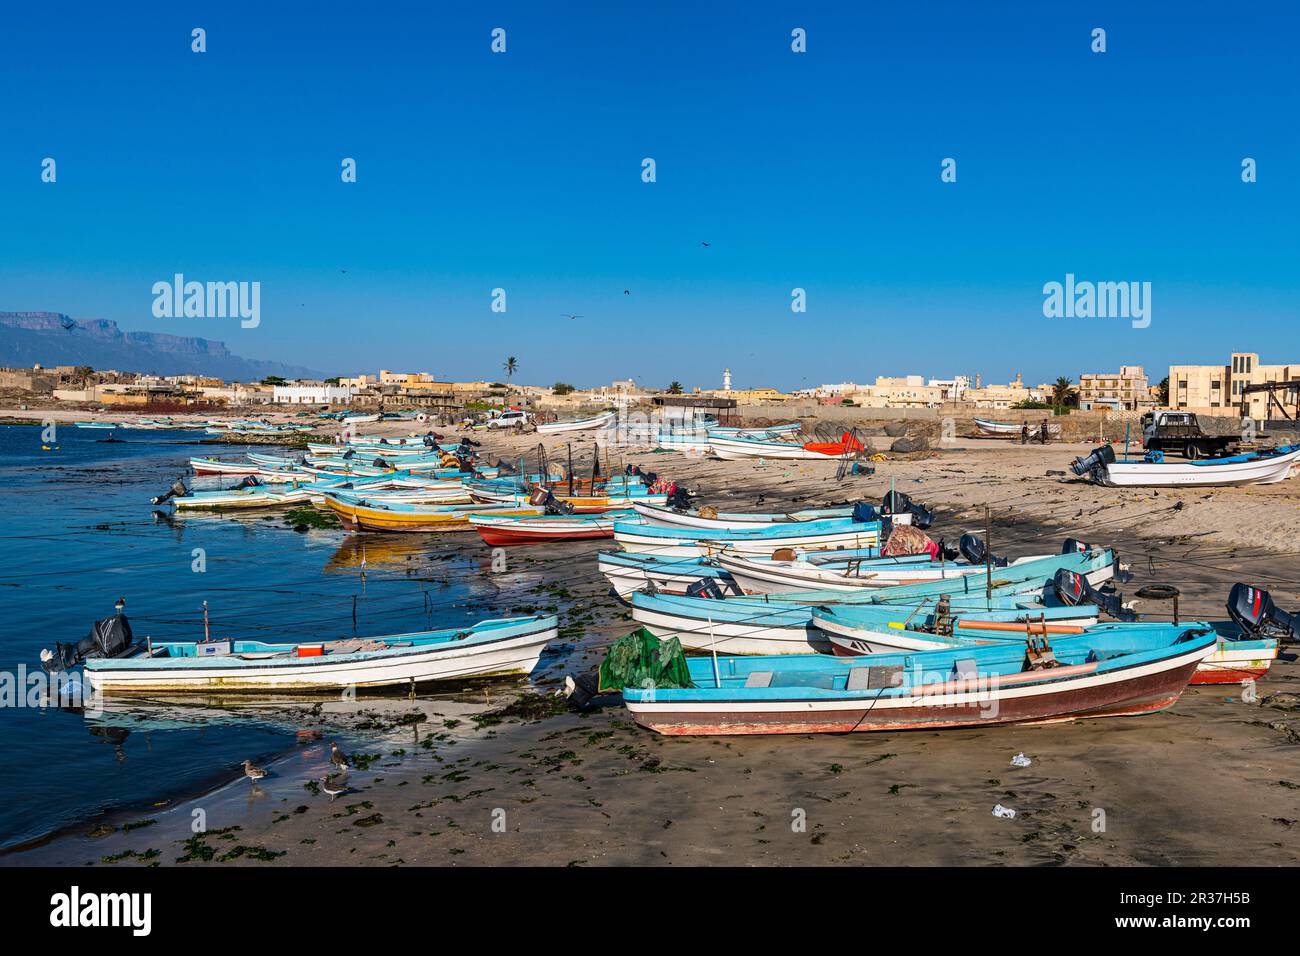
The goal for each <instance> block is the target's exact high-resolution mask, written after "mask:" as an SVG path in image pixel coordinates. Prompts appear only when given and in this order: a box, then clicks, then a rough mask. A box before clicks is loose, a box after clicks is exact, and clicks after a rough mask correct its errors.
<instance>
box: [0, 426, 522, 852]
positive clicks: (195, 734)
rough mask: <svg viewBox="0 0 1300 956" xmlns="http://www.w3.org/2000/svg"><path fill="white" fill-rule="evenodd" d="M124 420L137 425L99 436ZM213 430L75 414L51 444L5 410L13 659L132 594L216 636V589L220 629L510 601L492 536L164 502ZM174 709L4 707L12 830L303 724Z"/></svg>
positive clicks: (126, 802) (133, 796)
mask: <svg viewBox="0 0 1300 956" xmlns="http://www.w3.org/2000/svg"><path fill="white" fill-rule="evenodd" d="M108 434H115V436H116V437H118V438H122V439H125V441H123V442H121V443H111V444H110V443H104V442H101V441H100V440H101V439H102V438H104V437H105V436H106V435H108ZM202 437H203V436H202V434H200V433H189V432H171V431H139V430H122V429H118V430H117V431H116V432H114V433H109V432H104V431H98V430H78V429H76V428H73V427H71V426H67V427H62V428H60V429H59V431H58V434H57V440H56V441H53V442H49V443H46V448H48V450H46V449H45V448H43V447H42V442H41V429H40V428H38V427H32V426H16V425H14V426H11V425H0V501H3V505H4V507H3V509H0V514H2V515H3V518H2V520H0V671H4V672H7V673H9V674H14V675H16V674H17V669H18V667H19V665H20V664H25V665H26V666H27V667H28V668H29V669H32V670H38V669H39V654H40V651H41V649H42V648H43V647H51V646H52V645H53V644H54V642H55V641H64V642H67V641H76V640H80V639H81V638H83V637H85V636H86V634H87V632H88V631H89V628H90V625H91V623H92V622H93V621H95V620H98V619H100V618H103V617H107V616H109V615H110V614H112V613H113V605H114V602H115V601H117V599H118V598H125V599H126V614H127V617H128V618H129V619H130V621H131V624H132V627H133V629H134V632H135V635H136V637H137V638H143V637H144V636H145V635H151V636H154V637H157V638H182V639H194V638H198V637H201V636H202V634H203V624H202V620H203V618H202V610H201V608H202V602H203V601H205V600H206V601H207V602H208V607H209V614H210V619H211V628H212V634H213V636H214V637H239V636H246V637H256V636H265V637H270V638H272V639H281V638H285V639H291V640H297V639H317V638H330V637H347V636H352V635H354V634H363V635H364V634H385V633H394V632H401V631H408V630H416V629H420V628H426V627H452V626H459V625H461V624H464V623H467V622H470V621H476V620H480V619H482V618H484V617H490V616H494V615H496V614H500V613H504V612H508V611H509V609H510V604H511V599H512V597H514V596H512V595H510V594H507V593H504V592H503V591H502V590H501V589H500V587H499V585H498V584H497V583H496V582H492V581H489V580H488V579H489V577H490V576H489V575H486V574H482V573H479V572H480V571H482V570H483V569H484V568H485V567H486V559H487V556H486V549H482V548H479V549H475V548H473V547H472V546H470V544H469V543H467V542H466V543H455V544H451V543H449V541H448V536H443V537H441V538H439V537H436V536H432V535H379V536H366V537H365V539H364V542H363V540H362V539H361V538H358V537H356V536H348V535H346V534H344V533H343V532H341V531H316V530H314V531H310V532H307V533H300V532H296V531H294V530H293V529H292V528H290V527H288V526H287V525H286V522H285V520H284V517H283V514H282V513H277V512H269V513H259V512H251V513H246V514H244V515H241V516H190V515H173V513H172V509H171V508H170V507H169V506H161V507H155V506H152V505H150V504H149V499H150V498H151V497H153V496H155V495H157V494H160V493H161V492H163V491H164V490H165V489H166V488H167V487H168V485H169V484H170V483H171V482H172V480H173V479H175V478H176V477H178V476H179V475H181V474H182V473H183V472H184V470H185V467H186V464H187V462H188V459H189V458H190V457H191V456H192V455H197V454H204V453H208V452H209V451H211V449H202V448H199V447H198V446H196V445H194V444H191V443H190V442H193V441H195V440H197V439H199V438H202ZM219 450H220V451H222V452H228V451H237V450H238V449H233V448H227V447H224V446H223V447H221V448H220V449H219ZM262 450H263V451H267V452H269V453H274V451H275V449H270V448H264V449H262ZM227 483H230V482H229V481H228V482H227ZM220 484H221V480H220V479H212V480H210V481H208V482H207V486H211V487H219V486H220ZM475 540H476V541H477V538H475ZM195 549H202V552H203V555H204V560H205V563H206V570H204V571H202V572H199V571H196V570H194V567H195ZM480 552H484V553H480ZM363 561H364V567H365V569H366V573H365V575H364V576H363V575H362V574H361V570H362V567H363ZM354 602H355V608H356V617H357V623H356V624H355V626H354V624H353V613H354ZM169 714H170V712H169V711H167V710H159V711H158V712H156V713H154V714H151V713H150V712H149V711H148V710H147V709H145V710H143V712H142V711H141V710H140V709H139V708H136V709H134V710H133V711H132V712H131V713H129V714H124V715H121V716H120V717H117V716H113V715H112V714H111V713H110V715H108V716H103V717H100V718H98V719H94V720H91V719H88V718H87V717H85V716H83V715H81V714H79V713H73V712H67V711H60V710H57V709H49V708H31V707H22V706H6V707H0V740H2V741H3V754H4V759H2V760H0V793H3V794H4V795H5V799H4V800H3V801H0V847H4V846H9V845H13V844H14V843H18V842H22V841H25V840H29V839H32V838H34V837H37V836H40V835H42V834H45V833H48V832H51V831H53V830H57V829H61V828H63V827H67V826H70V825H75V824H78V823H81V822H84V821H86V820H88V819H90V818H92V817H94V816H95V815H96V814H98V813H100V812H103V811H108V810H112V809H114V808H118V807H125V806H137V805H141V804H148V803H149V802H151V801H155V800H158V799H161V798H164V797H166V796H169V795H176V794H180V793H184V792H189V791H193V790H195V789H197V788H199V787H201V786H203V785H205V784H206V783H207V782H209V781H211V780H212V779H213V777H214V775H220V774H222V773H228V772H230V771H231V770H232V768H234V767H235V766H236V765H237V764H238V763H239V762H240V761H241V760H243V759H245V758H249V759H254V760H256V759H258V758H259V757H265V756H268V755H270V754H273V753H276V752H279V751H281V750H283V749H285V748H287V747H288V746H290V745H292V743H293V739H294V728H293V727H292V726H285V725H277V724H275V723H274V722H262V721H259V720H258V719H247V718H244V717H243V716H241V715H237V714H229V713H222V712H217V713H216V714H215V715H214V714H213V713H212V712H211V711H208V712H200V713H199V714H197V715H196V716H195V718H194V719H193V721H192V722H186V721H175V720H173V719H170V717H169Z"/></svg>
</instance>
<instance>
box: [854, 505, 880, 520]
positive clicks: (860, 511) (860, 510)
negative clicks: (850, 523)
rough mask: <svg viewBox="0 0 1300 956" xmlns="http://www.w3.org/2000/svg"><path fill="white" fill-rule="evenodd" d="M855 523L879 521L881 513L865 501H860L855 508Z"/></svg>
mask: <svg viewBox="0 0 1300 956" xmlns="http://www.w3.org/2000/svg"><path fill="white" fill-rule="evenodd" d="M853 520H854V521H879V520H880V512H879V511H877V510H876V506H875V505H869V504H867V503H866V502H865V501H859V502H858V503H857V504H855V505H854V506H853Z"/></svg>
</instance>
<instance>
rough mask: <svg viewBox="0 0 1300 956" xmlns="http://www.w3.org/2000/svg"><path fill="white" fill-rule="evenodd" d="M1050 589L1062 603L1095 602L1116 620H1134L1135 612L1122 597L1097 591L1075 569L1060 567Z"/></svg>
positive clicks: (1072, 604)
mask: <svg viewBox="0 0 1300 956" xmlns="http://www.w3.org/2000/svg"><path fill="white" fill-rule="evenodd" d="M1052 589H1053V590H1054V591H1056V596H1057V597H1058V598H1060V599H1061V603H1062V604H1068V605H1069V606H1070V607H1078V606H1079V605H1081V604H1095V605H1097V607H1099V608H1101V609H1102V610H1103V611H1105V612H1106V613H1107V614H1109V615H1110V616H1111V617H1113V618H1114V619H1115V620H1117V621H1136V620H1137V614H1136V613H1134V612H1133V611H1132V610H1131V609H1130V608H1126V607H1125V606H1124V598H1123V596H1122V595H1119V594H1107V593H1106V592H1105V591H1099V590H1097V589H1096V588H1095V587H1093V586H1092V584H1091V583H1090V582H1089V581H1088V579H1087V578H1085V577H1084V576H1083V575H1082V574H1079V573H1078V572H1077V571H1067V570H1066V569H1065V568H1061V569H1060V570H1059V571H1057V572H1056V576H1055V577H1054V578H1052Z"/></svg>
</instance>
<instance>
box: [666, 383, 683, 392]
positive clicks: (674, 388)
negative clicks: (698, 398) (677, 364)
mask: <svg viewBox="0 0 1300 956" xmlns="http://www.w3.org/2000/svg"><path fill="white" fill-rule="evenodd" d="M681 393H682V383H681V382H678V381H676V380H673V381H671V382H669V383H668V394H669V395H680V394H681Z"/></svg>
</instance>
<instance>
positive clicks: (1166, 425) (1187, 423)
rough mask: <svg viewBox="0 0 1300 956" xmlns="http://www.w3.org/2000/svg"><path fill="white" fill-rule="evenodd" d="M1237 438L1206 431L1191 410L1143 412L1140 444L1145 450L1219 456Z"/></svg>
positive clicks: (1236, 440)
mask: <svg viewBox="0 0 1300 956" xmlns="http://www.w3.org/2000/svg"><path fill="white" fill-rule="evenodd" d="M1238 441H1240V439H1239V438H1238V437H1237V436H1235V435H1207V434H1206V433H1205V432H1204V431H1202V429H1201V424H1200V422H1198V421H1197V420H1196V416H1195V415H1194V414H1192V413H1191V412H1147V413H1146V414H1145V415H1143V416H1142V444H1143V445H1144V446H1145V447H1146V449H1147V451H1160V452H1175V453H1177V454H1180V455H1182V456H1183V457H1184V458H1190V459H1195V458H1219V457H1221V456H1222V455H1223V454H1224V453H1225V452H1226V451H1227V450H1228V448H1229V447H1230V446H1231V445H1235V444H1236V443H1237V442H1238Z"/></svg>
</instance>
